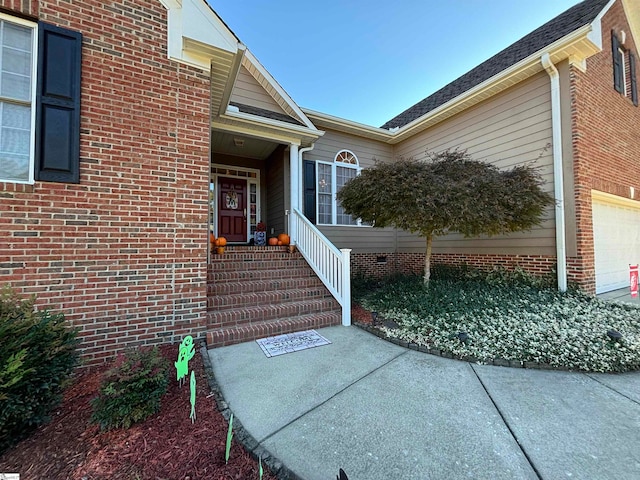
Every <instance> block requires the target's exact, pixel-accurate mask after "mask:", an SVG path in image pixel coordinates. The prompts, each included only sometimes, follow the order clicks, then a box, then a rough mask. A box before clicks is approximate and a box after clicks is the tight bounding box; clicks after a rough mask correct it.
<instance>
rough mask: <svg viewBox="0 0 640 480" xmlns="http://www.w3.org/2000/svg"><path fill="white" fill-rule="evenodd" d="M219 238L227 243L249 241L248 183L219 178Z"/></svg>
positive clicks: (234, 179) (241, 180)
mask: <svg viewBox="0 0 640 480" xmlns="http://www.w3.org/2000/svg"><path fill="white" fill-rule="evenodd" d="M218 236H219V237H225V238H226V239H227V242H246V241H247V181H246V180H243V179H241V178H226V177H219V178H218Z"/></svg>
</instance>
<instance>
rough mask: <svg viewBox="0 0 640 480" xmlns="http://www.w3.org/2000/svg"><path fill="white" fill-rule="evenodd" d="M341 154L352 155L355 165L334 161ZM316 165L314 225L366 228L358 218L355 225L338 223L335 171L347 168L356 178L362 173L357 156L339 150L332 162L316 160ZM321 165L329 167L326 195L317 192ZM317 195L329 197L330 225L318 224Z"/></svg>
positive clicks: (318, 203)
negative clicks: (352, 171) (329, 178)
mask: <svg viewBox="0 0 640 480" xmlns="http://www.w3.org/2000/svg"><path fill="white" fill-rule="evenodd" d="M342 152H347V153H349V154H351V155H353V158H355V159H356V162H357V163H355V164H353V163H344V162H339V161H336V159H337V158H338V155H340V154H341V153H342ZM315 164H316V185H315V190H316V224H317V225H321V226H327V227H368V226H369V225H362V221H361V220H360V219H359V218H358V219H357V220H356V222H357V223H356V224H355V225H351V224H345V223H338V201H337V199H336V195H337V193H338V185H337V183H336V182H337V170H338V167H341V168H349V169H352V170H355V171H356V176H358V175H360V172H361V171H362V167H361V166H360V160H358V156H357V155H356V154H355V153H353V152H352V151H351V150H347V149H345V148H343V149H341V150H339V151H338V152H337V153H336V155H335V156H334V157H333V162H327V161H325V160H316V161H315ZM320 164H323V165H329V166H330V167H331V185H330V186H331V191H330V192H329V193H328V194H327V193H320V191H319V190H318V185H317V183H318V171H319V168H318V165H320ZM319 195H325V196H327V195H330V196H331V223H322V222H320V202H319V201H318V200H319Z"/></svg>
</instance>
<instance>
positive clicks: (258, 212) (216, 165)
mask: <svg viewBox="0 0 640 480" xmlns="http://www.w3.org/2000/svg"><path fill="white" fill-rule="evenodd" d="M213 168H221V169H227V170H238V171H241V172H251V173H255V174H256V176H255V178H251V177H243V176H241V175H233V174H228V173H218V172H216V173H212V174H211V183H213V184H214V185H215V187H214V193H215V196H214V200H213V204H214V207H213V212H212V214H213V218H214V219H215V226H214V228H213V234H214V235H215V236H216V237H217V236H218V177H226V178H239V179H243V180H246V181H247V209H248V211H247V231H246V232H245V233H246V235H247V240H246V241H247V242H249V241H250V240H251V209H250V203H251V202H250V198H251V197H250V195H251V188H250V185H251V184H255V185H256V224H257V223H258V222H260V220H261V219H262V217H261V216H262V207H261V205H260V170H258V169H255V168H248V167H236V166H235V165H224V164H221V163H212V164H211V165H210V167H209V169H210V170H211V169H213ZM209 188H210V187H209ZM209 231H211V219H209ZM231 243H238V242H231ZM240 243H243V242H240Z"/></svg>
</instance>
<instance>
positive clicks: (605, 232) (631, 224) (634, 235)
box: [593, 192, 640, 293]
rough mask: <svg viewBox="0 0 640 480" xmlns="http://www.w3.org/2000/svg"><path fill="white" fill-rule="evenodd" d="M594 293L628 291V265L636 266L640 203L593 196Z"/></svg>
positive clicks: (639, 258) (639, 244)
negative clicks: (625, 289) (624, 289)
mask: <svg viewBox="0 0 640 480" xmlns="http://www.w3.org/2000/svg"><path fill="white" fill-rule="evenodd" d="M593 240H594V248H595V257H596V293H603V292H609V291H611V290H616V289H618V288H628V287H629V265H637V264H638V263H640V202H636V201H632V200H627V199H624V198H622V197H615V196H613V195H607V194H603V193H599V192H593Z"/></svg>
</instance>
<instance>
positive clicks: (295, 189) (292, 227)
mask: <svg viewBox="0 0 640 480" xmlns="http://www.w3.org/2000/svg"><path fill="white" fill-rule="evenodd" d="M314 147H315V144H311V146H310V147H305V148H300V149H299V150H298V155H297V157H296V161H297V165H290V168H289V177H290V185H291V188H290V193H289V195H291V212H290V213H289V236H290V237H291V244H292V245H295V244H296V242H297V240H298V238H297V236H298V228H297V225H298V219H297V218H296V215H295V212H294V211H293V209H294V207H295V208H299V209H300V210H302V209H303V206H302V205H303V204H302V202H303V197H302V189H303V186H302V173H303V172H302V170H303V169H302V155H303V154H304V153H306V152H310V151H311V150H313V148H314ZM292 160H293V159H292ZM294 195H297V197H298V198H297V201H294V200H293V196H294Z"/></svg>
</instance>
